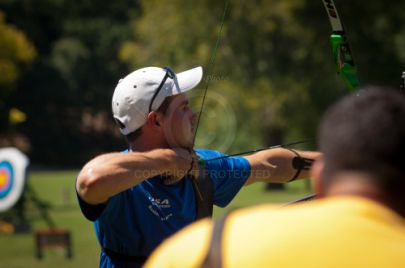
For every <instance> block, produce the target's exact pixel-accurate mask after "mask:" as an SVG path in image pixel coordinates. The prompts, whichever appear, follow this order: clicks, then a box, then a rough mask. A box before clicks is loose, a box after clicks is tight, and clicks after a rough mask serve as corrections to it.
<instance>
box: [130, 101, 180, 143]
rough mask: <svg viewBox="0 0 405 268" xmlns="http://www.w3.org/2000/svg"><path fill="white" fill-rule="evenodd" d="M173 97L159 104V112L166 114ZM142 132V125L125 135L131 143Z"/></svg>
mask: <svg viewBox="0 0 405 268" xmlns="http://www.w3.org/2000/svg"><path fill="white" fill-rule="evenodd" d="M172 99H173V96H169V97H166V98H165V100H164V101H163V103H162V104H161V105H160V106H159V109H157V112H159V113H162V114H166V112H167V109H168V108H169V105H170V103H171V101H172ZM141 134H142V127H141V128H138V129H137V130H135V131H133V132H131V133H129V134H127V135H125V138H126V140H127V142H128V143H130V142H131V141H133V140H135V139H137V138H138V137H139V136H141Z"/></svg>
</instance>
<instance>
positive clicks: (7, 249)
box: [0, 171, 309, 268]
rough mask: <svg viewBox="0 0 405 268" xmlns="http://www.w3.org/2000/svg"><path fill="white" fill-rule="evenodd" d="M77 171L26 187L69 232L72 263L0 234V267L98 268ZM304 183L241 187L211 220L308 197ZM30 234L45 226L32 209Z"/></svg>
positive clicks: (23, 238) (34, 176) (34, 179)
mask: <svg viewBox="0 0 405 268" xmlns="http://www.w3.org/2000/svg"><path fill="white" fill-rule="evenodd" d="M76 175H77V171H56V172H50V171H47V172H31V173H30V174H29V179H28V180H29V184H30V186H31V187H32V188H33V189H34V191H35V192H36V194H37V196H38V197H39V198H40V199H41V201H45V202H47V203H49V205H50V209H49V213H50V216H51V218H52V220H53V221H54V222H55V224H56V226H57V227H59V228H65V229H68V230H70V232H71V235H72V238H73V259H71V260H68V259H65V252H64V250H62V249H48V250H46V251H45V254H44V258H43V259H42V260H37V259H36V257H35V244H34V236H33V234H32V233H29V234H15V235H11V234H0V267H4V268H6V267H7V268H26V267H30V268H36V267H57V268H64V267H98V257H99V254H100V249H99V246H98V242H97V240H96V238H95V234H94V232H93V226H92V224H91V223H90V222H89V221H87V220H86V219H85V218H84V217H83V216H82V214H81V212H80V209H79V207H78V206H77V204H76V196H75V191H74V181H75V178H76ZM308 188H309V187H308V185H307V182H306V181H296V182H293V183H290V184H288V185H287V189H286V190H285V191H266V190H265V185H264V184H260V183H257V184H253V185H250V186H248V187H244V188H243V189H242V190H241V191H240V193H239V194H238V195H237V196H236V198H235V199H234V200H233V201H232V203H231V204H230V205H228V207H227V208H225V209H222V208H217V207H216V208H215V209H214V216H218V215H221V214H223V213H224V212H225V211H227V210H230V209H235V208H241V207H246V206H251V205H254V204H260V203H265V202H268V203H269V202H273V203H285V202H289V201H292V200H295V199H298V198H300V197H302V196H304V195H306V194H308V193H309V192H308ZM32 211H33V212H32V213H30V214H29V217H30V218H31V219H32V221H31V224H32V226H33V230H38V229H42V228H45V227H46V223H45V222H44V221H43V220H42V219H41V218H40V217H39V215H38V213H35V212H34V211H35V210H34V209H32Z"/></svg>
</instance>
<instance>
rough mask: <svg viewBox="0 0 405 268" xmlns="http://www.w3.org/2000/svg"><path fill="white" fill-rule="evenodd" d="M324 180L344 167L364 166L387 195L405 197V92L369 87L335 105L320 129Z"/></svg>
mask: <svg viewBox="0 0 405 268" xmlns="http://www.w3.org/2000/svg"><path fill="white" fill-rule="evenodd" d="M319 143H320V149H321V151H322V152H323V153H324V160H325V168H324V173H323V180H324V183H325V184H326V187H327V185H328V184H329V183H330V180H331V178H332V177H333V176H332V175H334V174H336V173H337V172H340V171H361V172H366V173H367V174H370V175H371V176H372V177H373V183H377V184H378V186H379V187H380V188H381V189H382V190H383V191H384V193H385V194H395V193H396V194H397V197H398V195H399V196H405V95H404V94H403V93H401V92H399V91H398V90H395V89H389V88H382V87H368V88H364V89H363V90H361V91H360V92H359V93H358V95H350V96H348V97H345V98H344V99H343V100H341V101H340V102H338V103H337V104H335V105H333V106H332V107H331V108H330V109H329V110H328V111H327V112H326V114H325V116H324V118H323V120H322V123H321V126H320V130H319Z"/></svg>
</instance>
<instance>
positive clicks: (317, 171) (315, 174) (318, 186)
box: [311, 158, 325, 197]
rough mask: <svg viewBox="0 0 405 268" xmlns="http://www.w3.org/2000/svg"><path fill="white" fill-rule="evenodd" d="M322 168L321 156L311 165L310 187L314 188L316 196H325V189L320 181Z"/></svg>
mask: <svg viewBox="0 0 405 268" xmlns="http://www.w3.org/2000/svg"><path fill="white" fill-rule="evenodd" d="M323 168H324V161H323V159H322V158H320V159H317V160H316V161H315V162H314V163H313V164H312V167H311V180H312V181H311V182H312V188H313V189H314V191H315V193H316V195H317V196H318V197H324V196H325V191H324V188H323V182H322V174H323Z"/></svg>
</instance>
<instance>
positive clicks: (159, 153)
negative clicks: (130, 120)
mask: <svg viewBox="0 0 405 268" xmlns="http://www.w3.org/2000/svg"><path fill="white" fill-rule="evenodd" d="M190 163H191V156H190V154H189V153H188V152H187V151H186V150H184V149H175V150H172V149H156V150H152V151H148V152H129V153H127V154H123V153H109V154H103V155H100V156H98V157H96V158H94V159H93V160H91V161H90V162H88V163H87V164H86V165H85V166H84V167H83V168H82V170H81V171H80V173H79V176H78V178H77V181H76V190H77V193H78V194H79V196H80V197H81V199H83V200H84V201H85V202H86V203H88V204H92V205H96V204H102V203H105V202H106V201H107V200H108V199H109V198H110V197H112V196H114V195H116V194H118V193H120V192H122V191H125V190H127V189H129V188H131V187H133V186H135V185H136V184H138V183H141V182H142V181H144V180H146V179H148V178H151V177H154V176H157V175H161V174H168V175H174V176H175V177H177V178H178V179H181V178H182V175H183V176H184V174H185V173H186V172H187V170H188V169H189V167H190Z"/></svg>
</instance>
